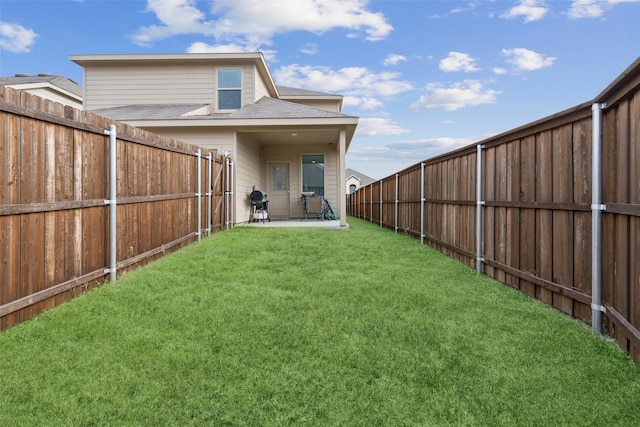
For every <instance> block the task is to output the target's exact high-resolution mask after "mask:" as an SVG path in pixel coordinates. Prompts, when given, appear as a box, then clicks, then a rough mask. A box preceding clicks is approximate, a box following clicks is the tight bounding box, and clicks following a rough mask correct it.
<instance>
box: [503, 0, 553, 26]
mask: <svg viewBox="0 0 640 427" xmlns="http://www.w3.org/2000/svg"><path fill="white" fill-rule="evenodd" d="M547 12H548V9H547V7H545V6H544V1H541V0H521V1H520V4H518V5H517V6H514V7H513V8H511V9H510V10H509V11H508V12H505V13H503V14H502V15H501V17H502V18H507V19H512V18H517V17H519V16H524V22H533V21H537V20H539V19H542V18H543V17H544V15H546V14H547Z"/></svg>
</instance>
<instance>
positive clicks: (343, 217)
mask: <svg viewBox="0 0 640 427" xmlns="http://www.w3.org/2000/svg"><path fill="white" fill-rule="evenodd" d="M346 154H347V133H346V131H345V130H344V129H341V130H340V141H339V144H338V162H339V166H338V183H337V184H338V189H337V191H338V192H337V194H338V201H339V204H338V216H339V217H340V227H346V226H347V206H346V203H347V202H346V198H345V197H344V195H345V183H346V182H347V176H346V172H345V170H346V169H345V168H346V163H345V156H346Z"/></svg>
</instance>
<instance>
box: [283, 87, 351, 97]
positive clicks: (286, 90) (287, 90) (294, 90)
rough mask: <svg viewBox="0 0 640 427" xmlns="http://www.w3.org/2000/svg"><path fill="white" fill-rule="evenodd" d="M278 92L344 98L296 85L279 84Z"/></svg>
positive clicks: (284, 95)
mask: <svg viewBox="0 0 640 427" xmlns="http://www.w3.org/2000/svg"><path fill="white" fill-rule="evenodd" d="M277 87H278V93H279V94H280V96H281V97H303V98H308V97H331V98H342V96H341V95H335V94H333V93H325V92H316V91H313V90H307V89H298V88H295V87H288V86H280V85H278V86H277Z"/></svg>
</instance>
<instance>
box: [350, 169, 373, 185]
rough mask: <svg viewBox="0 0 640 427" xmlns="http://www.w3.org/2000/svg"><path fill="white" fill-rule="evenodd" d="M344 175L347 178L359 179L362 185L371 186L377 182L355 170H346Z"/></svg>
mask: <svg viewBox="0 0 640 427" xmlns="http://www.w3.org/2000/svg"><path fill="white" fill-rule="evenodd" d="M344 174H345V176H346V177H347V178H349V177H351V176H355V177H356V178H358V179H359V180H360V185H369V184H371V183H373V182H376V180H375V179H374V178H371V177H370V176H367V175H365V174H363V173H360V172H358V171H357V170H355V169H350V168H347V169H345V171H344Z"/></svg>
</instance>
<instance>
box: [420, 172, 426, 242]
mask: <svg viewBox="0 0 640 427" xmlns="http://www.w3.org/2000/svg"><path fill="white" fill-rule="evenodd" d="M424 200H425V199H424V162H422V163H420V244H422V245H424Z"/></svg>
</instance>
